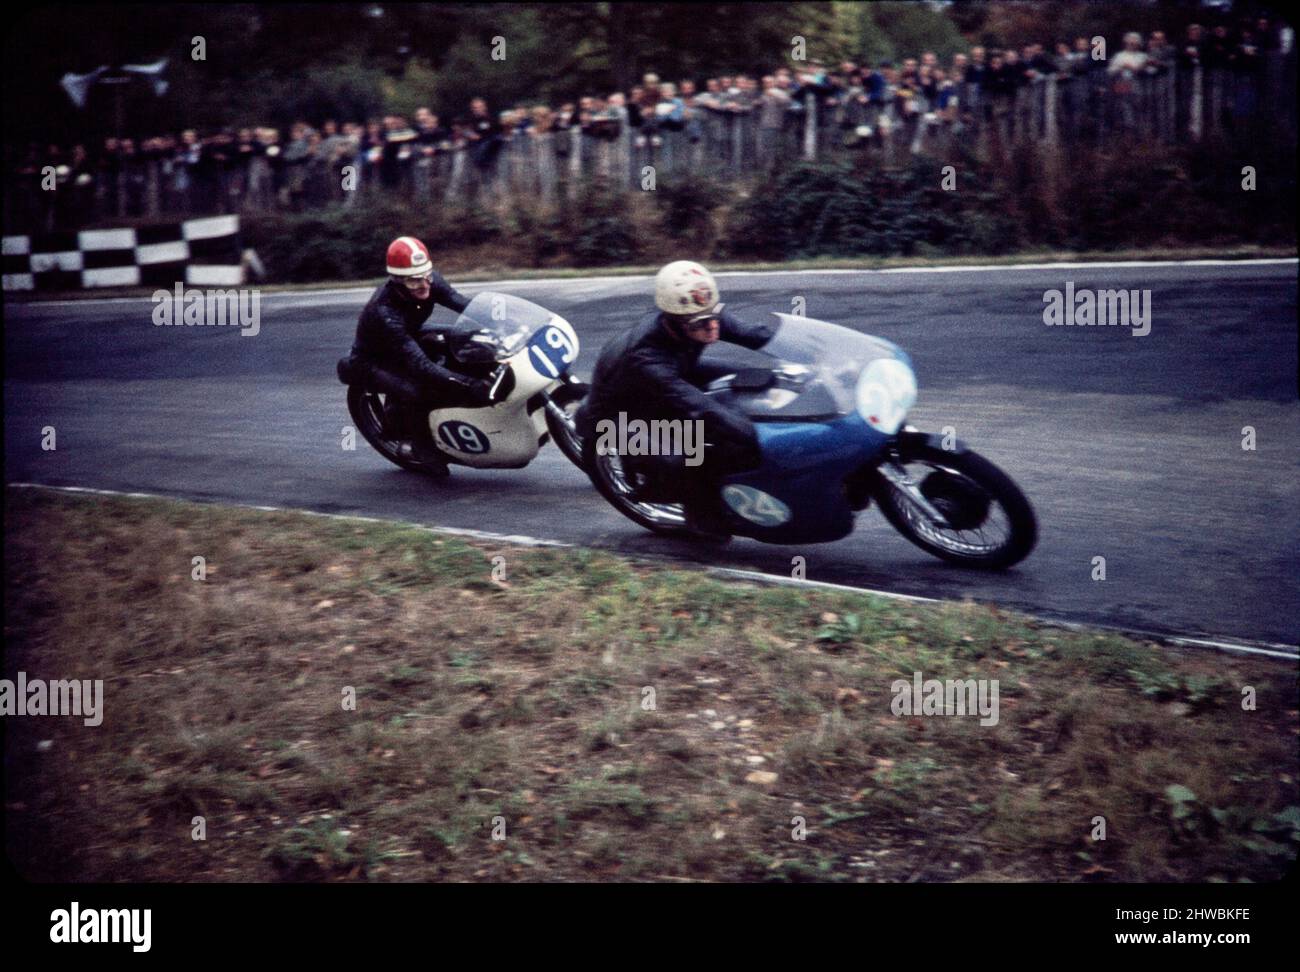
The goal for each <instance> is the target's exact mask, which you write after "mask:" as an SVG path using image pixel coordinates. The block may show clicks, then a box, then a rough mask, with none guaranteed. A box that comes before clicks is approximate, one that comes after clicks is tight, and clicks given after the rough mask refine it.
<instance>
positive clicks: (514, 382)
mask: <svg viewBox="0 0 1300 972" xmlns="http://www.w3.org/2000/svg"><path fill="white" fill-rule="evenodd" d="M424 334H425V335H427V338H426V340H423V341H422V342H421V343H422V344H423V345H424V346H425V347H426V350H428V351H429V352H430V354H431V356H433V357H434V358H435V360H438V362H439V364H441V365H442V366H443V367H445V368H450V369H451V370H453V371H456V372H459V373H461V374H464V375H467V376H468V377H471V378H477V379H485V380H487V381H490V382H491V383H492V392H491V396H490V400H491V403H492V404H490V405H483V406H478V407H466V408H437V409H434V410H432V411H431V412H429V415H428V422H429V430H430V433H431V434H432V438H433V442H434V445H435V446H436V448H437V450H438V452H439V453H440V455H441V457H442V458H443V459H444V460H445V461H446V462H447V463H449V464H455V465H461V466H473V467H475V468H477V469H521V468H523V467H524V466H526V465H528V463H530V462H532V460H533V459H534V457H536V455H537V453H538V451H539V450H540V449H541V447H542V446H543V445H545V444H546V441H547V439H554V440H555V444H556V445H557V446H559V447H560V451H561V452H563V453H564V454H565V455H566V456H567V457H568V458H569V459H570V460H571V461H572V462H573V463H574V464H575V465H576V466H578V468H580V469H581V468H584V467H583V464H582V442H581V440H580V439H579V437H578V433H577V430H576V428H575V426H574V418H573V417H574V413H575V412H576V411H577V409H578V406H579V405H580V404H581V403H582V399H583V398H584V397H585V396H586V394H587V386H586V385H584V384H583V383H582V382H580V381H578V380H577V379H576V378H574V377H573V376H572V375H571V374H570V373H569V370H570V368H571V367H572V365H573V363H574V362H575V361H577V360H578V335H577V334H576V333H574V330H573V327H572V326H571V325H570V324H569V322H568V321H566V320H565V319H564V318H562V317H560V316H559V315H558V314H553V313H551V312H550V311H548V310H546V309H545V308H542V307H539V306H538V305H536V304H534V303H532V302H531V301H527V300H524V299H522V298H520V297H512V296H510V295H509V294H499V293H494V292H492V291H484V292H483V293H481V294H478V295H477V296H476V297H475V298H474V299H473V300H471V301H470V303H469V306H468V307H466V308H465V310H464V311H462V312H461V315H460V316H459V317H458V318H457V319H456V322H455V323H454V324H452V325H451V326H450V327H433V328H427V329H426V331H425V332H424ZM430 345H432V347H431V346H430ZM348 363H349V359H346V358H345V359H344V360H343V361H341V362H339V378H340V380H342V381H343V382H344V383H345V384H346V385H347V386H348V412H349V413H350V414H351V416H352V421H353V422H355V423H356V427H357V429H359V430H360V432H361V434H362V436H363V437H364V438H365V440H366V441H367V442H369V443H370V444H371V446H373V447H374V449H375V451H376V452H378V453H379V454H380V455H382V456H383V457H384V458H385V459H388V460H389V461H390V462H393V463H395V464H397V465H399V466H401V467H402V468H403V469H410V470H412V471H415V472H421V473H426V474H431V475H435V476H438V475H444V474H445V471H444V470H442V469H441V468H439V467H435V466H433V465H431V464H429V463H425V462H421V461H420V460H419V459H418V458H417V457H415V456H413V455H411V454H409V453H408V452H407V451H405V450H403V449H402V448H401V446H402V445H403V439H402V438H400V437H399V436H397V435H396V434H395V433H394V431H393V424H394V423H393V422H391V421H390V420H388V418H387V415H388V413H387V411H386V410H385V398H386V396H385V394H384V393H383V392H382V391H379V390H376V389H374V388H371V387H367V384H366V383H365V381H364V380H362V379H358V378H356V377H354V375H353V374H352V373H351V370H350V368H349V364H348Z"/></svg>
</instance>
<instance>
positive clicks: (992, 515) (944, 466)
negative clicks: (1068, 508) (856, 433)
mask: <svg viewBox="0 0 1300 972" xmlns="http://www.w3.org/2000/svg"><path fill="white" fill-rule="evenodd" d="M894 460H895V461H893V462H890V463H886V464H882V467H881V469H880V470H879V476H880V479H879V481H878V483H877V487H876V500H877V502H879V504H880V510H881V512H882V513H884V514H885V518H886V519H887V520H889V522H890V523H891V524H892V525H893V526H894V528H895V529H896V530H898V532H899V533H901V534H902V535H903V536H905V537H907V539H908V540H910V541H912V543H914V544H916V545H917V546H918V547H920V548H921V549H922V550H925V551H927V552H928V553H932V554H934V555H935V556H936V557H940V558H942V559H943V560H947V561H949V562H951V563H956V564H964V565H966V566H968V567H984V568H989V569H1001V568H1006V567H1010V566H1012V565H1013V564H1017V563H1019V562H1020V561H1022V560H1024V559H1025V557H1027V556H1028V555H1029V552H1030V551H1031V550H1033V549H1034V544H1035V543H1036V542H1037V540H1038V521H1037V519H1036V518H1035V516H1034V510H1033V507H1032V506H1030V505H1029V500H1028V499H1026V498H1025V494H1024V493H1022V492H1021V491H1020V487H1019V486H1017V485H1016V484H1015V483H1014V482H1013V481H1012V479H1011V477H1010V476H1008V475H1007V474H1006V473H1004V472H1003V471H1002V470H1001V469H999V468H998V467H997V466H995V465H993V463H991V462H989V461H988V460H987V459H985V458H984V457H983V456H981V455H979V454H978V453H974V452H970V451H966V452H949V451H948V450H946V449H941V448H938V447H934V446H930V445H928V444H924V443H920V442H910V443H909V442H906V441H905V440H904V441H903V442H900V444H899V451H898V455H897V456H896V457H894ZM927 507H928V509H927ZM932 511H933V512H932ZM935 512H937V513H938V514H939V517H941V518H942V521H940V520H939V518H937V517H935V516H934V515H933V513H935Z"/></svg>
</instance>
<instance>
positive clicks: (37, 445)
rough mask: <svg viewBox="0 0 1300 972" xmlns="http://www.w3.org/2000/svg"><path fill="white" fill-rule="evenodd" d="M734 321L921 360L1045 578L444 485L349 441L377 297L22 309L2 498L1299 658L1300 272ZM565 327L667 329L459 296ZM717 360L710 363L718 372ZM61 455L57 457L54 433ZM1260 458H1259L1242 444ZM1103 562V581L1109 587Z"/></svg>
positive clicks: (597, 298)
mask: <svg viewBox="0 0 1300 972" xmlns="http://www.w3.org/2000/svg"><path fill="white" fill-rule="evenodd" d="M1066 281H1073V283H1074V285H1075V288H1076V290H1079V289H1083V288H1093V289H1106V288H1119V287H1122V288H1127V289H1133V288H1136V289H1149V290H1150V291H1151V306H1152V308H1153V314H1152V323H1151V330H1150V333H1149V334H1148V335H1146V336H1145V337H1135V336H1134V335H1133V334H1132V333H1131V329H1130V328H1128V327H1105V328H1103V327H1048V326H1046V325H1045V324H1044V323H1043V320H1042V312H1043V306H1044V305H1043V294H1044V292H1045V291H1046V290H1049V289H1053V288H1056V289H1063V288H1064V287H1065V283H1066ZM720 282H721V286H722V289H723V298H724V300H725V301H726V302H727V304H728V306H729V307H730V308H731V309H733V310H734V311H736V312H737V313H739V314H741V315H748V316H757V315H762V314H764V313H766V312H768V311H773V310H781V311H790V310H791V309H792V300H793V299H794V298H803V300H804V301H805V302H806V308H805V313H806V314H807V315H808V316H810V317H814V318H820V319H823V320H830V321H835V322H837V323H841V324H844V325H847V326H849V327H853V328H855V329H859V330H862V331H866V332H870V333H874V334H878V335H880V336H882V337H885V338H888V339H890V340H892V341H894V342H896V343H898V344H899V345H901V346H902V347H904V348H905V349H907V350H908V352H909V353H910V354H911V356H912V359H913V362H914V364H915V366H916V369H917V373H918V379H919V383H920V397H919V399H918V402H917V405H916V407H915V409H914V410H913V412H912V414H911V417H910V421H911V422H912V423H913V424H915V425H917V426H919V427H921V428H923V429H926V430H939V429H942V428H943V427H945V426H951V427H953V428H954V429H955V431H956V434H957V436H958V437H959V438H961V439H963V440H964V441H966V442H967V443H968V444H970V445H971V446H972V447H973V448H975V449H977V450H978V451H980V452H981V453H983V454H984V455H986V456H988V457H989V458H990V459H992V460H993V461H995V462H997V463H998V464H999V465H1001V466H1002V467H1003V468H1004V469H1006V470H1007V472H1009V473H1010V474H1011V475H1012V476H1013V477H1014V478H1015V479H1016V480H1017V481H1018V482H1019V483H1020V484H1021V486H1022V488H1023V489H1024V491H1025V492H1026V494H1027V495H1028V496H1029V497H1030V499H1031V501H1032V502H1033V503H1034V506H1035V508H1036V510H1037V512H1038V517H1039V522H1040V539H1039V545H1038V548H1037V549H1036V550H1035V552H1034V553H1033V554H1032V555H1031V556H1030V557H1029V559H1027V560H1026V561H1024V562H1023V563H1022V564H1021V565H1020V566H1019V567H1017V568H1016V569H1014V570H1012V571H1009V572H1005V573H1000V574H988V573H982V572H974V571H969V570H964V569H961V568H957V567H952V566H948V565H945V564H943V563H941V562H939V561H937V560H935V559H933V558H931V557H930V556H928V555H927V554H925V553H923V552H922V551H920V550H919V549H917V548H915V547H913V546H912V545H911V544H909V543H908V542H907V541H905V540H904V539H903V538H902V537H901V536H899V535H898V534H896V533H895V532H894V530H893V529H892V528H891V527H889V526H888V524H886V523H885V521H884V519H883V518H882V517H881V516H880V514H879V513H878V512H876V511H875V510H867V511H866V512H864V513H863V514H860V516H859V526H858V529H857V530H856V531H855V532H854V533H853V534H852V535H851V536H850V537H848V538H847V539H845V540H841V541H839V542H837V543H832V544H821V545H813V546H808V547H806V548H793V547H773V546H766V545H763V544H759V543H757V542H754V541H750V540H740V539H738V540H735V541H733V542H732V544H731V545H729V546H727V547H724V548H721V549H718V548H708V549H700V548H696V547H692V546H691V545H689V544H687V543H684V542H680V541H672V540H665V539H661V538H657V537H654V536H652V535H650V534H647V533H645V532H644V531H642V530H641V529H640V528H639V527H637V526H636V525H635V524H633V523H631V522H630V521H628V520H625V519H624V518H623V517H621V516H620V515H619V514H617V513H616V512H614V510H613V509H611V508H610V507H609V506H608V505H606V504H605V502H604V501H603V500H602V499H601V498H600V497H599V496H598V495H597V494H596V492H595V490H594V489H592V487H591V485H590V484H589V483H588V481H587V479H586V477H585V476H584V475H583V474H582V473H581V472H580V471H579V470H577V469H576V468H574V467H573V466H572V465H570V464H569V462H568V461H567V460H566V459H565V458H564V457H563V456H562V455H561V454H560V453H559V451H558V450H556V449H555V448H553V447H547V449H545V450H544V451H543V453H542V454H541V455H540V456H539V457H538V458H537V460H535V461H534V462H533V464H532V465H530V466H529V467H527V468H526V469H522V470H509V471H482V472H479V471H473V470H468V469H464V468H456V469H455V470H454V472H453V475H452V477H451V479H450V480H449V481H448V482H445V483H431V482H428V481H426V480H425V479H423V478H421V477H418V476H415V475H412V474H409V473H406V472H403V471H401V470H399V469H397V468H396V467H394V466H391V465H389V464H388V463H387V462H386V461H384V460H383V459H382V458H380V457H379V456H378V455H377V454H376V453H374V452H373V451H371V450H370V449H369V447H368V446H366V445H365V443H364V442H359V443H358V447H357V449H356V450H355V451H345V450H343V449H342V448H341V446H340V443H341V430H342V429H343V427H344V426H346V425H349V424H350V422H349V418H348V415H347V409H346V406H345V402H344V390H343V387H342V386H341V385H340V384H338V382H337V380H336V379H335V377H334V364H335V361H336V360H337V359H338V357H339V356H340V355H341V354H342V353H344V352H345V351H346V349H347V347H348V346H349V344H350V342H351V338H352V332H353V329H354V327H355V322H356V315H357V312H358V310H359V309H360V307H361V305H362V304H363V303H364V301H365V299H366V296H367V294H368V292H367V291H361V290H348V291H330V292H319V291H318V292H299V293H279V294H263V295H262V298H261V299H262V304H261V328H260V332H259V333H258V334H257V336H255V337H243V336H241V335H240V333H239V332H238V331H237V330H236V329H234V328H228V327H209V328H193V327H189V328H187V327H177V328H174V327H155V326H154V325H153V324H152V321H151V313H152V310H153V305H152V304H151V303H150V302H149V301H148V300H147V299H120V300H112V301H106V300H86V301H63V302H52V303H46V302H30V303H26V302H19V301H11V300H6V301H5V308H4V310H5V325H4V351H5V353H4V360H5V382H4V393H5V423H4V430H5V480H6V482H10V483H15V482H29V483H44V484H50V485H64V486H84V487H96V488H101V489H111V490H122V491H142V492H151V493H161V494H166V495H174V496H178V497H185V498H192V499H199V500H205V501H218V502H238V503H246V504H256V505H267V506H282V507H298V508H303V509H310V510H317V511H322V512H336V513H358V514H363V515H369V516H379V517H387V518H392V519H401V520H407V521H412V522H417V523H425V524H430V525H441V526H450V527H458V528H467V529H476V530H484V531H491V532H493V533H498V534H520V535H527V536H533V537H543V538H550V539H555V540H560V541H565V542H569V543H577V544H584V545H590V546H598V547H604V548H609V549H613V550H618V551H622V552H626V553H630V554H636V555H646V554H651V555H655V556H660V557H664V556H667V557H671V558H679V559H683V560H690V561H700V562H705V561H707V562H709V563H712V564H717V565H723V566H727V567H734V568H740V569H744V570H751V571H760V572H764V573H769V574H778V575H784V576H788V575H789V574H790V569H791V558H792V557H794V556H796V555H799V556H803V557H805V558H806V561H807V576H808V578H809V579H812V580H819V581H828V582H833V583H837V584H846V585H852V586H857V587H866V588H874V589H882V590H888V591H894V592H899V593H904V594H912V595H921V596H928V597H943V598H962V597H971V598H974V599H975V600H978V601H986V602H992V603H997V604H1001V605H1004V606H1007V607H1013V608H1017V609H1021V610H1026V611H1030V612H1032V613H1035V614H1038V615H1040V616H1044V617H1050V618H1057V619H1062V620H1070V621H1080V622H1091V623H1101V624H1108V625H1120V626H1127V627H1132V628H1138V629H1142V630H1149V631H1155V632H1163V633H1172V634H1191V635H1199V636H1203V637H1212V638H1213V637H1224V638H1229V639H1239V640H1247V641H1255V642H1269V643H1275V644H1279V643H1280V644H1283V645H1294V644H1296V642H1297V636H1298V635H1300V621H1298V619H1300V582H1298V580H1297V579H1298V578H1300V476H1297V443H1298V442H1300V406H1298V404H1297V332H1296V293H1297V290H1296V263H1295V261H1294V260H1291V261H1281V262H1258V263H1243V264H1233V265H1200V266H1192V265H1178V264H1170V265H1156V266H1119V265H1112V266H1097V265H1092V266H1074V267H1066V266H1060V267H1047V268H1028V269H1027V268H1012V267H1001V268H988V269H980V270H966V271H961V272H941V271H926V272H870V271H852V272H810V273H778V274H727V275H722V277H721V281H720ZM463 289H464V290H465V291H466V292H470V293H473V292H477V291H478V290H482V289H505V290H509V291H510V292H511V293H515V294H518V295H520V296H522V297H526V298H528V299H530V300H534V301H536V302H538V303H540V304H542V305H544V306H546V307H548V308H550V309H551V310H554V311H556V312H557V313H559V314H562V315H563V316H564V317H566V318H567V319H568V320H569V321H570V322H572V323H573V325H574V326H575V328H576V329H577V331H578V334H579V336H580V339H581V341H582V355H581V358H580V360H579V365H578V368H577V373H578V375H579V376H580V377H583V378H586V377H589V375H590V372H591V367H592V365H593V364H594V362H595V358H596V353H597V351H598V350H599V348H600V347H601V345H602V344H603V343H604V342H605V341H606V340H608V339H609V338H610V337H611V336H612V335H614V334H615V333H617V332H619V331H621V330H622V329H624V328H626V327H628V326H629V325H631V324H633V323H634V322H635V321H637V320H639V319H641V317H642V316H643V315H644V314H645V313H646V312H647V310H648V309H649V301H648V297H647V294H648V293H649V289H650V287H649V279H648V278H646V277H620V278H589V279H584V280H554V281H530V282H515V283H509V284H508V285H506V284H503V283H496V284H491V285H482V284H476V285H466V286H464V287H463ZM437 313H438V317H437V318H435V319H438V320H447V321H450V320H451V319H453V317H454V315H452V314H451V313H450V312H447V311H442V310H439V311H438V312H437ZM712 353H714V352H712V351H711V352H710V354H712ZM46 426H53V427H54V428H55V429H56V430H57V449H55V450H54V451H44V450H42V448H41V437H42V429H43V428H44V427H46ZM1245 426H1251V427H1253V428H1254V430H1255V437H1256V448H1255V450H1254V451H1247V450H1243V449H1242V436H1243V431H1242V430H1243V428H1244V427H1245ZM1098 556H1101V557H1104V558H1105V564H1106V579H1105V580H1104V581H1097V580H1093V579H1092V574H1093V558H1094V557H1098Z"/></svg>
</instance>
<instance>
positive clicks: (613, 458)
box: [582, 439, 731, 544]
mask: <svg viewBox="0 0 1300 972" xmlns="http://www.w3.org/2000/svg"><path fill="white" fill-rule="evenodd" d="M582 455H583V468H584V469H585V470H586V471H587V475H588V476H590V477H591V482H592V485H593V486H595V487H596V489H597V491H598V492H599V493H600V495H601V496H603V497H605V499H606V500H607V501H608V502H609V505H610V506H612V507H614V509H616V510H618V511H619V512H620V513H622V514H623V515H624V516H626V517H627V518H628V519H629V520H631V521H632V522H633V523H636V524H637V525H638V526H642V527H644V528H645V529H647V530H650V531H651V532H653V533H657V534H659V535H660V536H665V537H680V538H687V539H696V540H707V541H709V542H711V543H717V544H721V543H726V542H727V541H729V540H730V539H731V537H730V535H729V534H714V533H709V534H702V533H699V532H697V531H695V530H692V529H691V528H690V526H688V525H687V520H686V509H685V507H684V506H683V505H682V504H681V503H650V502H645V501H642V500H638V499H636V496H635V493H636V490H637V488H638V487H639V486H641V485H643V479H642V477H641V476H640V475H639V474H638V473H635V472H632V471H631V470H628V469H627V468H625V466H624V464H623V460H622V457H620V456H617V455H612V454H610V455H602V454H601V453H600V452H599V451H598V450H597V449H596V442H595V440H594V439H593V440H591V441H589V442H585V443H583V447H582Z"/></svg>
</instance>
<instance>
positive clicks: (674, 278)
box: [655, 260, 718, 317]
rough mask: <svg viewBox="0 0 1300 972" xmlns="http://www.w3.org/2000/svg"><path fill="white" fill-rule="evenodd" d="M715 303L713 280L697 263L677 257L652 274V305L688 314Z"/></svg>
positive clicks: (684, 315)
mask: <svg viewBox="0 0 1300 972" xmlns="http://www.w3.org/2000/svg"><path fill="white" fill-rule="evenodd" d="M717 304H718V284H717V281H715V280H714V279H713V274H711V273H709V271H707V270H705V269H704V268H703V267H702V266H700V265H699V264H698V263H695V262H693V261H691V260H677V261H675V262H673V263H670V264H668V266H666V267H664V268H663V269H662V270H660V271H659V272H658V273H657V274H655V306H656V307H658V308H659V309H660V310H661V311H663V312H664V313H665V314H677V315H679V316H682V317H689V316H691V315H693V314H699V313H702V312H704V311H711V310H713V308H714V307H716V306H717Z"/></svg>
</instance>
